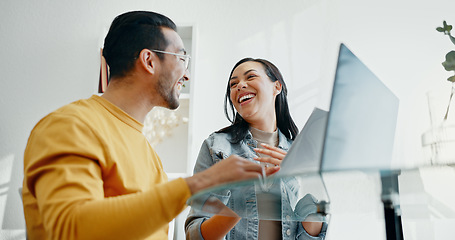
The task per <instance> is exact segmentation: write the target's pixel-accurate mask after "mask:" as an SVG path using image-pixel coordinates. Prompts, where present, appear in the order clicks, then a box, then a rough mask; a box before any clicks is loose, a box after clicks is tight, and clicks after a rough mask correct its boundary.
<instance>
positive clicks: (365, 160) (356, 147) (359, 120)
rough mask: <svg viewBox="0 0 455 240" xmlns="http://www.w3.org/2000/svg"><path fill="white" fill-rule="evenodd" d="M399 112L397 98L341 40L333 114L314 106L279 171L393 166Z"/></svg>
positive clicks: (292, 173) (280, 172)
mask: <svg viewBox="0 0 455 240" xmlns="http://www.w3.org/2000/svg"><path fill="white" fill-rule="evenodd" d="M397 114H398V98H397V97H396V96H395V95H394V94H393V93H392V92H391V91H390V90H389V89H388V88H387V87H386V86H385V85H384V84H383V83H382V82H381V81H380V80H379V79H378V78H377V77H376V75H374V73H373V72H371V71H370V70H369V69H368V68H367V67H366V66H365V65H364V64H363V63H362V62H361V61H360V60H359V59H358V58H357V57H356V56H355V55H354V54H353V53H352V52H351V51H350V50H349V49H348V48H347V47H346V46H345V45H344V44H341V45H340V50H339V55H338V63H337V69H336V74H335V80H334V85H333V90H332V99H331V105H330V112H329V113H328V112H326V111H324V110H321V109H318V108H315V109H314V110H313V113H312V114H311V116H310V117H309V119H308V121H307V122H306V124H305V126H304V127H303V128H302V130H301V132H300V133H299V135H298V136H297V137H296V139H295V141H294V143H293V144H292V146H291V148H290V149H289V151H288V153H287V155H286V157H285V158H284V159H283V161H282V163H281V170H280V171H279V172H278V173H277V175H278V176H280V175H281V176H283V175H294V174H299V173H305V172H319V171H337V170H352V169H366V170H368V169H370V170H381V169H390V168H391V161H392V154H393V144H394V136H395V126H396V120H397Z"/></svg>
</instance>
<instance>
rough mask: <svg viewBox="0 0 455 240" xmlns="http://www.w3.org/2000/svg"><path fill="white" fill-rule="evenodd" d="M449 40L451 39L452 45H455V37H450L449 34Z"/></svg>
mask: <svg viewBox="0 0 455 240" xmlns="http://www.w3.org/2000/svg"><path fill="white" fill-rule="evenodd" d="M449 38H450V41H452V43H453V44H455V37H453V36H452V35H450V33H449Z"/></svg>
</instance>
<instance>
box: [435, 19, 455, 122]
mask: <svg viewBox="0 0 455 240" xmlns="http://www.w3.org/2000/svg"><path fill="white" fill-rule="evenodd" d="M442 24H443V26H442V27H437V28H436V30H437V31H438V32H443V33H444V34H445V35H448V36H449V38H450V41H452V43H453V44H455V38H454V37H453V36H452V34H450V31H451V30H452V25H447V23H446V21H443V22H442ZM442 66H444V68H445V70H446V71H454V75H453V76H451V77H449V78H447V80H448V81H449V82H452V91H451V92H450V98H449V104H448V105H447V110H446V114H445V115H444V121H445V120H447V117H448V115H449V109H450V102H451V101H452V97H453V93H454V91H455V51H450V52H448V53H447V54H446V60H445V61H444V62H443V63H442Z"/></svg>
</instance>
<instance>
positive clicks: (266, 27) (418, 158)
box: [0, 0, 455, 238]
mask: <svg viewBox="0 0 455 240" xmlns="http://www.w3.org/2000/svg"><path fill="white" fill-rule="evenodd" d="M138 9H144V10H152V11H157V12H160V13H163V14H165V15H167V16H169V17H170V18H172V19H173V20H174V21H175V22H176V23H177V24H188V23H190V24H196V26H197V39H198V42H197V43H196V44H197V48H196V49H197V53H194V54H193V55H194V59H193V60H194V63H196V66H195V74H194V76H193V77H194V78H193V79H192V81H194V82H193V85H192V87H193V91H194V98H193V99H192V100H191V101H192V104H193V105H192V106H193V110H194V112H193V115H192V116H193V118H192V121H193V123H192V125H191V126H192V128H193V129H192V130H193V133H192V142H193V144H192V149H191V154H192V159H195V158H196V156H197V152H198V150H199V146H200V143H201V142H202V141H203V139H205V137H206V136H207V135H208V134H210V133H211V132H213V131H214V130H217V129H219V128H221V127H223V126H225V125H227V123H228V122H227V121H226V120H225V118H224V115H223V108H222V107H223V97H224V90H225V86H226V81H227V78H228V74H229V72H230V70H231V68H232V66H233V65H234V64H235V62H237V61H238V60H239V59H241V58H243V57H246V56H251V57H261V58H266V59H269V60H271V61H272V62H274V63H275V64H276V65H277V66H278V67H279V68H280V69H281V70H282V72H283V74H284V77H285V79H286V81H287V84H288V87H289V90H290V92H289V98H290V107H291V111H292V113H293V116H294V118H295V120H296V121H297V124H298V125H299V127H301V126H303V124H304V122H305V120H306V118H307V117H308V115H309V113H310V111H311V109H312V107H313V106H315V105H317V106H321V107H324V106H327V103H328V98H329V96H330V90H331V89H330V88H331V81H332V80H333V70H334V67H335V60H336V55H337V48H338V44H339V43H340V42H344V43H346V44H347V45H348V46H349V47H350V48H351V50H352V51H353V52H354V53H355V54H356V55H357V56H359V57H360V58H361V59H362V60H363V61H364V62H365V63H366V65H367V66H369V67H370V69H371V70H373V72H375V73H376V74H377V75H378V76H379V77H380V78H381V79H382V80H383V81H384V82H385V83H386V85H388V86H389V87H390V88H391V89H392V91H394V92H395V93H396V95H397V96H398V97H399V98H400V101H401V107H400V116H399V123H398V129H397V144H396V145H397V149H399V150H397V152H396V154H395V158H396V162H397V164H399V165H406V166H415V165H416V164H420V163H422V161H423V160H422V154H421V148H420V135H421V133H422V132H423V131H425V130H426V129H427V128H428V127H429V123H428V115H427V109H426V102H425V96H424V93H425V92H426V91H427V90H429V89H430V88H433V87H435V86H441V85H444V84H445V79H446V78H447V77H448V73H447V72H445V70H444V69H443V68H442V66H441V65H440V63H441V62H442V61H443V60H444V55H445V54H446V53H447V52H448V51H449V50H451V49H454V48H455V47H454V46H453V45H452V44H451V43H450V42H449V40H448V38H447V37H446V36H443V35H442V34H441V33H438V32H436V31H435V27H437V26H440V25H441V24H442V20H447V21H448V23H450V24H454V25H455V17H454V14H453V9H455V1H451V0H435V1H431V3H430V1H418V2H416V1H411V0H406V1H399V2H397V1H392V0H383V1H362V0H321V1H317V0H306V1H300V0H293V1H275V0H266V1H262V0H254V1H242V0H233V1H209V0H189V1H188V0H187V1H161V0H134V1H88V0H81V1H68V0H62V1H43V0H41V1H24V0H19V1H17V0H5V1H0V22H1V24H0V63H1V64H0V73H1V77H0V81H1V85H0V86H1V87H0V109H1V111H2V113H1V115H0V136H1V138H0V180H1V181H2V182H0V214H1V213H4V214H3V218H2V217H1V215H0V223H1V224H2V227H1V229H2V230H1V232H0V233H1V234H2V235H0V238H1V237H2V236H3V237H4V238H8V236H9V237H10V238H12V236H16V235H17V234H21V233H20V232H19V233H18V232H17V231H16V230H17V229H19V230H20V229H23V228H24V221H23V213H22V207H21V200H20V198H19V194H18V191H17V189H18V188H19V187H20V186H21V182H22V177H23V174H22V167H23V164H22V158H23V150H24V148H25V145H26V141H27V138H28V134H29V133H30V131H31V129H32V127H33V126H34V125H35V124H36V122H37V121H38V120H39V119H40V118H42V117H43V116H44V115H45V114H47V113H49V112H50V111H52V110H54V109H56V108H58V107H59V106H62V105H64V104H67V103H69V102H71V101H74V100H77V99H80V98H87V97H89V96H90V95H91V94H93V93H95V92H96V90H97V84H98V82H97V80H98V71H99V68H98V64H99V59H98V57H99V56H98V54H99V47H100V46H101V42H102V38H103V37H104V36H103V34H104V33H105V32H106V28H107V27H108V26H109V24H110V22H111V21H112V19H113V18H114V17H115V16H116V15H118V14H120V13H122V12H125V11H128V10H138ZM443 87H444V86H443ZM207 109H210V111H209V113H207ZM208 114H209V117H207V115H208ZM164 161H166V160H165V159H164Z"/></svg>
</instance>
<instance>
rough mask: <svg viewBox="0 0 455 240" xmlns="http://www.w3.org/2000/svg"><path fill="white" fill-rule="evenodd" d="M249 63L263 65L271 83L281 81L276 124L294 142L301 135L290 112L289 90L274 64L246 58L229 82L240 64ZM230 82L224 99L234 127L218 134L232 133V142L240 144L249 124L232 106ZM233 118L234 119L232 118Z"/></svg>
mask: <svg viewBox="0 0 455 240" xmlns="http://www.w3.org/2000/svg"><path fill="white" fill-rule="evenodd" d="M249 61H252V62H258V63H261V64H262V66H264V70H265V73H266V74H267V76H268V77H269V78H270V81H272V82H276V81H279V82H280V83H281V86H282V89H281V93H280V94H278V95H277V96H276V99H275V113H276V122H277V123H276V124H277V127H278V129H280V131H281V132H282V133H283V134H284V135H285V136H286V137H287V138H289V139H292V140H294V139H295V137H296V136H297V134H299V129H298V128H297V126H296V125H295V123H294V120H292V117H291V113H290V112H289V107H288V100H287V95H288V89H287V87H286V83H284V79H283V76H282V75H281V72H280V70H278V68H277V67H276V66H275V65H274V64H273V63H271V62H269V61H267V60H265V59H254V58H244V59H242V60H240V61H239V62H237V63H236V64H235V65H234V67H233V68H232V70H231V73H230V74H229V80H230V79H231V77H232V73H233V72H234V70H235V69H236V68H237V67H238V66H239V65H240V64H242V63H244V62H249ZM229 80H228V84H227V90H226V95H225V97H224V114H225V115H226V117H227V119H228V120H229V121H230V122H231V123H232V125H230V126H228V127H225V128H223V129H221V130H219V131H218V132H225V133H231V134H232V135H233V139H232V141H233V142H239V141H240V140H242V139H243V138H245V136H246V134H247V132H248V129H249V124H248V122H247V121H245V119H243V118H242V116H240V114H239V113H238V112H236V111H235V109H234V105H233V104H232V101H231V98H230V95H231V87H230V84H229ZM228 104H229V109H228ZM229 110H230V113H229ZM231 116H233V118H231Z"/></svg>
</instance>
